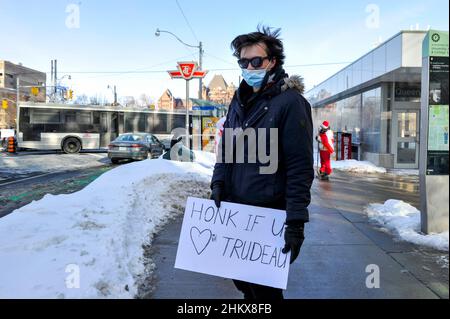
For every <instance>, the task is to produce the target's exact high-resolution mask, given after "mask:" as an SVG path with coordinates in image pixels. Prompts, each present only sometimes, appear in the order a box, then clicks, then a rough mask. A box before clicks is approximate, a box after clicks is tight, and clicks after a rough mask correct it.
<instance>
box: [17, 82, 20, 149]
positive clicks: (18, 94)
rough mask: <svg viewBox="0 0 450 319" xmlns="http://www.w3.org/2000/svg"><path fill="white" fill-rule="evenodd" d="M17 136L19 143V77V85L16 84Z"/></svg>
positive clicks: (18, 83)
mask: <svg viewBox="0 0 450 319" xmlns="http://www.w3.org/2000/svg"><path fill="white" fill-rule="evenodd" d="M16 85H17V87H16V135H17V141H19V132H20V130H19V115H20V111H19V100H20V78H19V76H17V83H16Z"/></svg>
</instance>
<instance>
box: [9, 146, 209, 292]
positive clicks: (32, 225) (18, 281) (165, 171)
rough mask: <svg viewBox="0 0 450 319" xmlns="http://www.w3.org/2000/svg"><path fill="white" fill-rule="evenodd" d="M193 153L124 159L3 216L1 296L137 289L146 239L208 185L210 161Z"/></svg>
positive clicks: (199, 194) (205, 189)
mask: <svg viewBox="0 0 450 319" xmlns="http://www.w3.org/2000/svg"><path fill="white" fill-rule="evenodd" d="M198 159H199V161H200V162H199V163H181V162H174V161H166V160H163V159H156V160H145V161H141V162H133V163H130V164H127V165H122V166H119V167H117V168H115V169H113V170H111V171H109V172H106V173H105V174H103V175H102V176H100V177H99V178H98V179H96V180H95V181H94V182H92V183H91V184H89V185H88V186H87V187H86V188H84V189H83V190H81V191H79V192H76V193H73V194H68V195H57V196H54V195H46V196H45V197H44V198H42V199H41V200H39V201H34V202H32V203H30V204H29V205H27V206H24V207H22V208H20V209H18V210H16V211H14V212H13V213H12V214H10V215H8V216H6V217H4V218H2V219H0V260H1V262H0V298H133V297H135V296H136V294H137V292H138V287H139V284H140V280H142V279H143V278H145V277H146V276H145V272H146V269H145V266H144V262H143V245H148V244H149V243H150V241H151V239H152V234H153V233H154V232H155V230H156V228H157V226H158V225H161V224H163V223H164V222H166V221H167V220H168V218H169V217H170V216H172V215H176V214H179V213H181V212H182V211H183V207H184V204H185V201H186V197H187V196H198V197H202V196H205V193H206V192H207V188H208V187H207V186H208V182H209V180H210V177H211V174H212V170H211V167H212V165H213V163H212V162H210V161H209V160H210V159H211V156H209V155H208V154H202V153H198ZM78 273H79V288H76V287H77V285H78V281H77V278H78V277H77V274H78ZM73 287H75V288H73Z"/></svg>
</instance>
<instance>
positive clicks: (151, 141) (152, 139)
mask: <svg viewBox="0 0 450 319" xmlns="http://www.w3.org/2000/svg"><path fill="white" fill-rule="evenodd" d="M147 139H148V141H149V142H150V143H152V144H158V140H157V139H156V138H155V137H154V136H153V135H148V136H147Z"/></svg>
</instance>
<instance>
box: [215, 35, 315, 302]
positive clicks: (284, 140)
mask: <svg viewBox="0 0 450 319" xmlns="http://www.w3.org/2000/svg"><path fill="white" fill-rule="evenodd" d="M279 33H280V30H279V29H277V30H274V31H272V30H271V28H269V27H262V28H258V31H257V32H253V33H249V34H243V35H240V36H238V37H236V38H235V39H234V40H233V41H232V43H231V47H232V49H233V50H234V56H236V57H237V58H238V64H239V66H240V68H241V69H242V76H243V79H244V80H243V81H242V82H241V84H240V86H239V88H238V90H237V91H236V93H235V95H234V97H233V99H232V101H231V104H230V107H229V110H228V114H227V118H226V121H225V123H224V130H225V133H224V134H223V135H222V139H221V143H220V146H219V147H220V152H219V154H221V155H220V156H219V157H218V162H217V163H216V165H215V167H214V174H213V177H212V181H211V190H212V193H211V199H213V200H214V201H215V203H216V205H217V207H220V201H222V200H225V201H230V202H234V203H241V204H247V205H254V206H260V207H268V208H275V209H282V210H286V216H287V217H286V222H285V224H286V229H285V236H284V239H285V247H284V249H283V253H288V252H289V251H291V260H290V262H291V263H292V262H293V261H294V260H295V259H296V258H297V256H298V254H299V252H300V247H301V245H302V243H303V240H304V224H305V223H306V222H308V221H309V214H308V205H309V203H310V200H311V195H310V188H311V184H312V181H313V179H314V160H313V126H312V118H311V106H310V104H309V103H308V102H307V101H306V99H305V98H304V97H303V96H302V93H303V89H304V86H303V80H302V78H300V77H299V76H292V77H288V75H287V74H286V73H285V71H284V70H283V67H282V66H283V63H284V59H285V55H284V52H283V51H284V50H283V43H282V42H281V40H280V39H279ZM227 129H229V130H231V129H232V130H234V131H233V132H239V130H241V131H242V130H244V132H245V131H247V130H249V129H250V130H253V132H254V134H255V136H256V140H257V141H258V145H257V146H256V145H252V142H251V139H250V138H248V139H247V140H245V138H244V142H243V143H242V145H243V150H240V149H236V147H239V143H237V140H238V139H239V136H236V135H239V133H236V134H235V136H231V138H230V136H228V135H227V134H226V130H227ZM274 129H275V130H276V131H277V133H278V134H277V136H276V140H275V141H274V143H275V144H276V145H275V146H274V145H273V144H272V141H273V139H274V136H272V141H271V143H267V144H270V145H269V148H270V150H269V152H268V153H269V154H272V153H273V152H275V153H276V156H277V160H276V165H277V168H276V170H275V172H271V173H262V172H261V168H264V167H265V166H264V165H263V164H262V163H261V159H259V158H258V159H257V160H256V161H252V160H251V158H252V155H253V154H251V152H252V151H251V150H253V152H255V151H256V149H257V147H260V144H259V141H260V138H261V135H262V134H263V135H265V137H266V139H265V141H269V140H270V138H271V137H270V132H272V130H274ZM230 149H231V150H233V154H232V156H231V158H232V160H231V161H230V160H229V158H230V156H227V155H229V154H225V152H226V151H227V150H230ZM266 150H267V149H266ZM234 151H236V154H237V153H239V152H241V153H242V152H243V154H244V155H243V157H244V162H243V163H242V162H241V161H239V160H236V158H237V157H238V156H237V155H236V154H234ZM266 152H267V151H266ZM258 154H259V153H258ZM227 158H228V161H227ZM234 283H235V285H236V287H237V288H238V289H239V290H240V291H241V292H243V293H244V298H245V299H282V298H283V292H282V290H281V289H277V288H272V287H267V286H261V285H256V284H253V283H248V282H243V281H239V280H234Z"/></svg>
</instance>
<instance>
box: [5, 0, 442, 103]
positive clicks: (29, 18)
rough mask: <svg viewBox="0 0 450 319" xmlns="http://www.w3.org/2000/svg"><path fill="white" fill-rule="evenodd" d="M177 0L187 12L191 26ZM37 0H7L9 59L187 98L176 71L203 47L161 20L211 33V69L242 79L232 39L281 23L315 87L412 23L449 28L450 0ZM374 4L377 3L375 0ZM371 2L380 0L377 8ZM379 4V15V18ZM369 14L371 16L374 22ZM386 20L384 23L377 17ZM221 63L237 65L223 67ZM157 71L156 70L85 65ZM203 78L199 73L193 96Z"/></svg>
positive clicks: (131, 90)
mask: <svg viewBox="0 0 450 319" xmlns="http://www.w3.org/2000/svg"><path fill="white" fill-rule="evenodd" d="M70 4H76V5H78V8H79V10H80V24H79V28H68V27H67V25H66V20H67V18H68V17H69V16H70V13H67V12H66V8H67V6H68V5H70ZM178 4H179V5H180V6H181V8H182V9H183V11H184V14H185V16H186V17H187V19H188V22H189V25H188V23H187V22H186V20H185V19H184V17H183V15H182V13H181V11H180V9H179V7H178ZM178 4H177V1H176V0H166V1H153V0H150V1H149V0H147V1H144V0H142V1H133V0H129V1H107V0H82V1H79V2H77V1H56V0H46V1H31V0H21V1H17V0H0V21H2V25H3V26H4V27H5V26H6V32H5V29H4V28H3V30H4V32H2V36H1V42H0V59H4V60H9V61H11V62H15V63H18V62H22V63H23V64H24V65H25V66H28V67H31V68H35V69H38V70H41V71H45V72H50V60H51V59H58V67H59V76H62V75H64V74H66V73H67V74H71V76H72V80H70V81H68V80H65V81H66V82H65V84H66V85H70V86H72V87H73V88H74V90H75V93H76V94H80V93H86V94H88V95H94V94H99V95H100V96H105V97H106V98H107V99H108V98H111V95H112V94H111V92H110V91H109V90H108V89H107V86H108V85H117V89H118V94H119V95H122V96H123V95H134V96H138V95H140V94H141V93H145V94H147V95H150V96H151V97H153V98H155V99H157V98H158V97H159V96H160V95H161V93H162V92H163V91H164V89H166V88H169V89H171V90H172V91H173V92H174V93H175V95H177V96H180V97H183V96H184V92H185V84H184V81H182V80H171V79H170V78H169V76H168V75H167V73H165V72H160V71H165V70H169V69H175V67H176V62H177V61H180V60H197V57H198V50H196V49H195V48H188V47H185V46H183V45H182V44H180V43H179V42H178V41H177V40H176V39H175V38H173V37H172V36H170V35H169V34H161V36H160V37H155V35H154V33H155V30H156V28H160V29H163V30H169V31H171V32H173V33H175V34H177V35H178V36H179V37H180V38H181V39H182V40H183V41H185V42H187V43H189V44H193V45H197V44H198V42H199V41H202V42H203V45H204V50H205V56H204V61H203V67H204V69H208V70H211V71H210V72H209V74H208V76H207V77H206V79H205V82H206V83H209V81H210V80H211V78H212V76H213V75H214V74H219V73H220V74H222V75H224V77H225V79H226V80H227V82H234V83H235V84H237V82H238V81H239V75H240V72H239V69H238V68H237V64H236V60H235V58H234V57H233V56H232V52H231V50H230V42H231V41H232V40H233V38H234V37H235V36H237V35H239V34H242V33H247V32H252V31H254V30H255V28H256V26H257V25H258V23H263V24H266V25H270V26H274V27H279V28H281V29H282V39H283V40H284V45H285V51H286V56H287V58H286V63H285V65H286V70H287V72H288V73H290V74H300V75H302V76H303V77H304V78H305V82H306V86H307V88H311V87H312V86H313V85H315V84H318V83H320V82H321V81H323V80H324V79H326V78H327V77H329V76H330V75H332V74H334V73H335V72H336V71H338V70H339V69H341V68H342V67H344V66H345V65H346V64H335V65H323V66H298V65H304V64H318V63H332V62H352V61H354V60H355V59H357V58H359V57H360V56H362V55H363V54H365V53H367V52H368V51H370V50H371V49H372V48H373V45H374V43H375V42H377V41H378V40H379V39H381V40H382V41H385V40H387V39H388V38H390V37H391V36H393V35H394V34H396V33H398V32H399V31H400V30H409V29H410V27H411V26H414V28H416V25H417V24H418V26H419V28H420V29H426V28H427V27H428V26H431V28H433V29H443V30H448V24H449V16H448V9H449V8H448V2H447V1H446V0H428V1H424V0H422V1H417V0H408V1H406V0H399V1H384V0H383V1H345V2H344V1H340V2H335V1H324V0H315V1H301V0H299V1H293V0H285V1H281V2H278V1H277V2H275V1H266V0H259V1H236V0H229V1H212V0H209V1H207V0H197V1H194V0H178ZM368 5H372V6H369V7H368ZM371 8H372V9H371ZM373 8H376V9H375V10H379V21H375V20H373V19H372V18H374V17H375V15H376V12H375V11H373V10H374V9H373ZM368 21H369V23H368ZM377 22H378V23H377ZM218 69H231V70H226V71H219V70H218ZM104 71H119V72H126V71H148V73H119V74H105V73H79V72H104ZM197 85H198V82H197V81H195V82H194V81H191V92H193V93H192V97H196V92H197V90H198V86H197Z"/></svg>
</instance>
